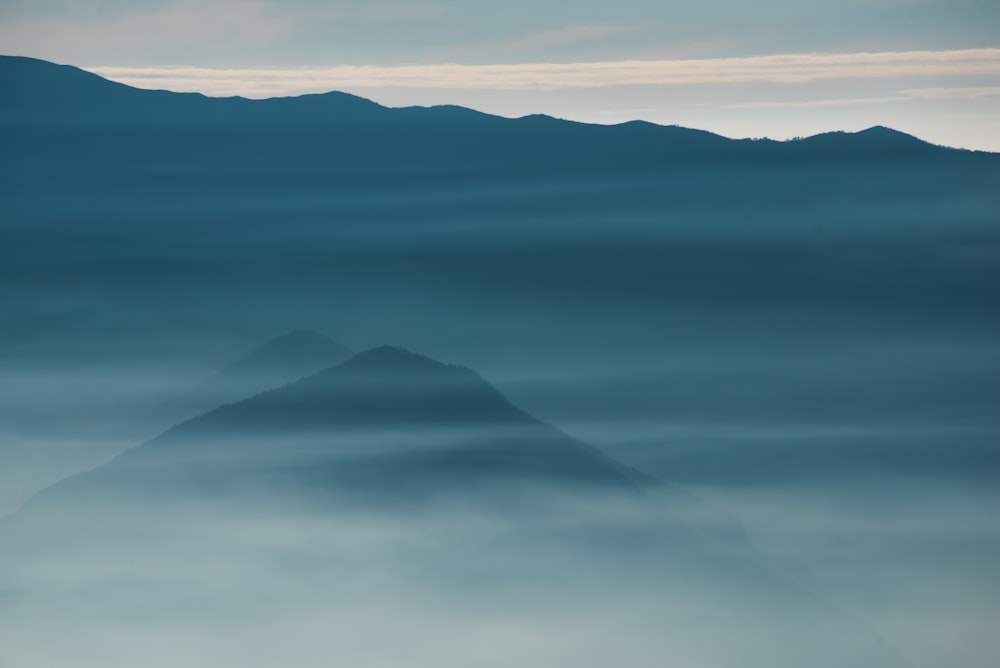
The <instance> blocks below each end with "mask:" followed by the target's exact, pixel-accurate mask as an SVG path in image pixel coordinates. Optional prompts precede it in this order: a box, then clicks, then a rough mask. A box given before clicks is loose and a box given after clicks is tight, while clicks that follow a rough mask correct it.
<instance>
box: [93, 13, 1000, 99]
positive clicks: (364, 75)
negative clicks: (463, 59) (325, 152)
mask: <svg viewBox="0 0 1000 668" xmlns="http://www.w3.org/2000/svg"><path fill="white" fill-rule="evenodd" d="M594 28H596V26H595V27H594ZM586 33H587V31H583V32H578V33H575V35H576V36H577V37H580V35H583V34H586ZM589 34H594V33H593V31H590V33H589ZM572 35H573V34H570V33H567V34H566V35H563V36H562V38H564V39H565V38H569V37H571V36H572ZM550 39H551V37H550ZM89 69H90V70H91V71H93V72H96V73H97V74H100V75H102V76H105V77H108V78H110V79H114V80H116V81H121V82H124V83H127V84H130V85H134V86H138V87H142V88H151V87H152V88H167V89H170V90H178V91H181V90H183V91H199V92H203V93H206V94H209V95H237V94H238V95H245V96H248V97H266V96H270V95H292V94H301V93H307V92H319V91H327V90H331V89H347V90H352V89H354V90H356V89H359V88H384V87H399V88H428V89H435V88H436V89H465V90H558V89H572V88H576V89H582V88H601V87H608V86H624V85H632V86H643V85H682V84H727V83H786V84H787V83H806V82H810V81H819V80H830V79H877V78H893V77H957V76H996V75H1000V49H995V48H990V49H962V50H951V51H903V52H896V51H890V52H879V53H841V54H838V53H800V54H774V55H766V56H751V57H744V58H705V59H686V60H624V61H607V62H583V63H524V64H513V65H461V64H453V63H448V64H435V65H401V66H389V67H385V66H375V65H341V66H334V67H300V68H253V69H250V68H243V69H222V68H203V67H92V68H89ZM928 90H930V89H928Z"/></svg>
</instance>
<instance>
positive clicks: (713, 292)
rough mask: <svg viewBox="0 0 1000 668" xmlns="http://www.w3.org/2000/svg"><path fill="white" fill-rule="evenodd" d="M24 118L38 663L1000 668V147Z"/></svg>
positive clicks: (80, 107) (25, 100)
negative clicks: (999, 567)
mask: <svg viewBox="0 0 1000 668" xmlns="http://www.w3.org/2000/svg"><path fill="white" fill-rule="evenodd" d="M51 68H55V69H51ZM25 82H29V83H25ZM0 84H2V86H3V88H4V90H8V89H9V90H10V91H14V92H16V93H17V94H16V95H13V94H12V95H10V96H3V97H0V138H2V139H3V144H4V147H5V150H4V151H3V152H2V154H0V194H2V197H0V407H2V408H0V517H2V518H3V519H2V520H0V627H2V628H3V629H4V630H5V631H6V633H5V634H4V636H5V637H4V642H3V643H2V646H0V663H3V664H4V665H5V666H6V665H10V666H13V667H14V668H37V667H44V668H50V667H51V666H70V665H71V666H95V667H97V666H100V667H102V668H103V667H112V668H113V667H114V666H135V665H143V666H147V665H148V666H153V667H154V668H155V667H156V666H176V665H191V666H223V667H225V666H257V665H259V666H265V665H267V666H272V665H275V664H289V665H296V666H312V665H316V666H319V665H324V666H326V665H331V664H347V665H357V666H385V665H391V664H403V665H415V666H422V665H428V666H430V665H434V666H456V667H458V666H462V667H465V666H470V665H474V666H480V665H482V666H493V665H496V666H501V665H502V666H509V665H512V664H517V663H523V664H526V665H540V666H556V667H559V666H607V665H609V664H623V665H636V666H663V665H676V666H692V667H696V666H712V667H713V668H715V667H722V668H725V667H727V666H732V667H734V668H735V667H741V668H743V667H748V666H749V667H753V666H762V667H764V666H766V667H768V668H785V667H788V668H792V667H796V668H798V667H800V666H825V665H828V666H859V667H863V666H872V667H873V668H874V667H879V668H881V667H885V666H907V667H910V668H937V667H938V666H942V665H954V666H969V667H970V668H986V667H988V666H989V667H991V666H993V665H995V664H996V662H997V661H996V660H997V657H998V656H1000V647H998V644H997V640H996V637H997V634H996V633H995V629H996V628H997V627H998V625H1000V604H998V603H997V601H1000V596H998V595H997V594H998V593H1000V592H998V591H997V587H998V578H997V573H996V567H995V564H996V563H998V562H1000V559H998V557H1000V526H998V522H997V520H996V519H994V516H995V515H996V512H995V509H996V508H997V507H998V503H997V502H998V501H1000V499H998V498H997V494H998V493H997V491H996V490H997V489H998V488H997V481H998V476H1000V459H998V455H997V452H998V450H997V443H998V435H1000V415H998V413H997V411H996V406H998V405H1000V373H998V372H1000V347H998V340H1000V339H998V336H1000V311H998V310H997V309H996V304H997V303H998V299H1000V262H998V259H1000V245H998V242H1000V236H998V233H1000V229H998V226H997V220H998V217H997V212H998V210H1000V209H998V200H997V195H996V193H997V192H1000V164H998V162H997V156H996V155H995V154H989V153H974V152H967V151H956V150H950V149H945V148H942V147H937V146H933V145H930V144H927V143H925V142H922V141H920V140H919V139H917V138H915V137H911V136H909V135H904V134H902V133H899V132H895V131H893V130H890V129H888V128H879V127H876V128H871V129H870V130H866V131H863V132H858V133H829V134H826V135H820V136H816V137H811V138H806V139H802V140H797V141H789V142H772V141H768V140H763V141H749V140H745V141H744V140H740V141H734V140H728V139H725V138H722V137H719V136H716V135H711V134H709V133H704V132H698V131H693V130H686V129H684V128H678V127H663V126H654V125H651V124H643V123H628V124H623V125H619V126H610V127H604V126H601V127H597V126H588V125H585V124H578V123H568V122H564V121H559V120H557V119H553V118H548V117H538V116H535V117H526V118H522V119H502V118H496V117H490V116H486V115H482V114H476V113H475V112H471V111H469V110H463V109H459V108H449V107H445V108H432V109H426V108H410V109H388V108H384V107H379V106H378V105H375V104H373V103H370V102H368V101H365V100H362V99H360V98H355V97H352V96H346V95H342V94H330V95H323V96H315V97H308V98H294V99H288V100H272V101H249V100H237V99H223V100H219V99H211V98H203V97H199V96H183V95H182V96H177V95H176V94H172V93H167V92H164V91H158V92H157V91H136V90H134V89H129V88H127V87H119V86H117V85H112V84H110V83H108V82H106V81H103V80H101V79H99V78H97V77H94V76H93V75H89V74H85V73H82V72H80V71H78V70H74V69H73V68H65V69H60V68H57V66H54V65H51V64H48V63H43V62H42V61H26V60H25V59H17V58H0ZM29 84H30V85H29ZM109 86H110V88H109Z"/></svg>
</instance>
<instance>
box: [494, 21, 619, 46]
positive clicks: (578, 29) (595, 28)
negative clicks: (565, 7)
mask: <svg viewBox="0 0 1000 668" xmlns="http://www.w3.org/2000/svg"><path fill="white" fill-rule="evenodd" d="M628 30H629V28H626V27H625V26H619V25H610V24H587V25H571V26H565V27H563V28H557V29H555V30H546V31H544V32H539V33H534V34H532V35H528V36H527V37H523V38H521V39H519V40H517V41H515V42H511V43H510V46H515V47H523V48H529V49H536V48H545V47H551V46H565V45H567V44H575V43H577V42H586V41H590V40H596V39H604V38H606V37H611V36H613V35H620V34H622V33H623V32H627V31H628Z"/></svg>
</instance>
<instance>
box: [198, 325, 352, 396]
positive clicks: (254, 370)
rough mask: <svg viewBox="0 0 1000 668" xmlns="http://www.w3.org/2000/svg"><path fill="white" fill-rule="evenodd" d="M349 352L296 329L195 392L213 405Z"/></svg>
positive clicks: (308, 371) (283, 382)
mask: <svg viewBox="0 0 1000 668" xmlns="http://www.w3.org/2000/svg"><path fill="white" fill-rule="evenodd" d="M351 355H352V352H351V350H349V349H348V348H346V347H345V346H343V345H341V344H340V343H338V342H336V341H334V340H333V339H331V338H329V337H328V336H325V335H323V334H320V333H319V332H316V331H314V330H306V329H299V330H295V331H292V332H289V333H287V334H283V335H281V336H277V337H275V338H273V339H271V340H270V341H267V342H265V343H263V344H261V345H260V346H258V347H256V348H254V349H253V350H251V351H249V352H248V353H247V354H246V355H244V356H243V357H242V358H240V359H238V360H236V361H235V362H233V363H232V364H230V365H229V366H227V367H225V368H224V369H222V370H220V371H219V372H218V373H216V374H215V375H214V376H212V377H211V378H210V379H208V380H207V381H206V382H205V384H204V385H203V386H201V387H199V388H197V389H196V390H195V394H196V395H198V397H199V400H206V401H211V402H212V406H214V405H217V404H222V403H229V402H231V401H235V400H238V399H245V398H247V397H250V396H253V395H255V394H258V393H260V392H263V391H264V390H268V389H271V388H274V387H279V386H281V385H286V384H288V383H291V382H293V381H296V380H298V379H300V378H302V377H304V376H308V375H312V374H313V373H315V372H316V371H318V370H319V369H325V368H327V367H331V366H334V365H336V364H338V363H340V362H342V361H344V360H345V359H347V358H348V357H350V356H351ZM212 406H208V408H211V407H212Z"/></svg>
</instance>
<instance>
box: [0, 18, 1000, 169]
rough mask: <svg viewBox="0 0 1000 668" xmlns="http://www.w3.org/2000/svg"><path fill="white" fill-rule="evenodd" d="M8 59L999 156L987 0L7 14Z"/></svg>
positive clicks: (997, 34)
mask: <svg viewBox="0 0 1000 668" xmlns="http://www.w3.org/2000/svg"><path fill="white" fill-rule="evenodd" d="M0 52H2V53H5V54H9V55H26V56H33V57H36V58H43V59H45V60H51V61H54V62H59V63H66V64H72V65H77V66H80V67H83V68H85V69H89V70H91V71H94V72H97V73H99V74H101V75H103V76H106V77H108V78H111V79H115V80H118V81H123V82H125V83H129V84H131V85H136V86H140V87H145V88H166V89H170V90H183V91H200V92H204V93H206V94H209V95H244V96H248V97H267V96H272V95H293V94H300V93H306V92H322V91H327V90H344V91H347V92H351V93H355V94H358V95H362V96H364V97H367V98H370V99H373V100H375V101H377V102H381V103H383V104H387V105H390V106H401V105H408V104H445V103H450V104H461V105H463V106H468V107H473V108H476V109H480V110H482V111H487V112H491V113H497V114H501V115H506V116H520V115H525V114H529V113H546V114H550V115H553V116H557V117H562V118H571V119H575V120H582V121H587V122H597V123H615V122H622V121H626V120H631V119H645V120H649V121H653V122H657V123H663V124H678V125H685V126H688V127H696V128H701V129H706V130H711V131H714V132H719V133H720V134H724V135H727V136H733V137H747V136H752V137H760V136H769V137H774V138H788V137H793V136H800V135H809V134H815V133H817V132H823V131H828V130H859V129H862V128H865V127H869V126H871V125H888V126H890V127H894V128H897V129H899V130H902V131H905V132H909V133H911V134H915V135H917V136H919V137H922V138H924V139H927V140H929V141H933V142H936V143H941V144H946V145H950V146H961V147H965V148H976V149H986V150H993V151H1000V2H997V1H996V0H841V1H840V2H808V1H802V0H799V1H795V0H758V1H757V2H754V3H748V2H734V1H733V0H701V1H700V2H698V3H693V2H692V3H679V2H665V1H663V0H659V1H656V0H617V1H616V2H607V1H606V0H605V1H602V2H599V1H597V0H578V1H577V2H574V3H572V4H569V3H566V2H565V1H561V2H556V1H554V0H531V1H530V2H527V1H525V0H508V1H507V2H504V3H498V2H491V1H486V0H464V1H459V0H412V1H411V0H395V1H382V0H369V1H368V2H364V1H361V0H353V1H344V0H326V1H323V0H282V1H281V2H278V1H268V0H5V2H4V3H3V5H2V7H0Z"/></svg>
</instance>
